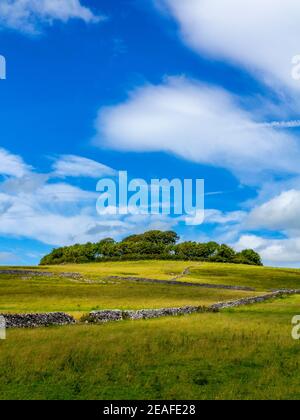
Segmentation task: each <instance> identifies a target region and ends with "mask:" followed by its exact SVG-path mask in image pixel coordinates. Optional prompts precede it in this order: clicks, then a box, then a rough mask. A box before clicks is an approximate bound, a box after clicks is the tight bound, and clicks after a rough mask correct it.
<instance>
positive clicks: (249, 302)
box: [209, 290, 300, 311]
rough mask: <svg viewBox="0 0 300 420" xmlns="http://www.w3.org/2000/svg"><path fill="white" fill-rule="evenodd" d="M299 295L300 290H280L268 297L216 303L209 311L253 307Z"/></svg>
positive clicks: (267, 295) (268, 294)
mask: <svg viewBox="0 0 300 420" xmlns="http://www.w3.org/2000/svg"><path fill="white" fill-rule="evenodd" d="M297 294H300V290H278V291H276V292H272V293H267V294H266V295H261V296H255V297H248V298H243V299H239V300H232V301H229V302H220V303H216V304H214V305H212V306H210V307H209V309H211V310H213V311H219V310H221V309H226V308H235V307H237V306H244V305H252V304H255V303H261V302H265V301H266V300H270V299H275V298H279V297H282V296H288V295H297Z"/></svg>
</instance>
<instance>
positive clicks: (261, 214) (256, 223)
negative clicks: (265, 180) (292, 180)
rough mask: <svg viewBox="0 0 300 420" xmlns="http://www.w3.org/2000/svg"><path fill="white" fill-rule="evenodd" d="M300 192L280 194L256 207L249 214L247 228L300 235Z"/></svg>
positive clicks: (290, 191) (291, 191)
mask: <svg viewBox="0 0 300 420" xmlns="http://www.w3.org/2000/svg"><path fill="white" fill-rule="evenodd" d="M299 214H300V191H299V190H289V191H284V192H282V193H280V194H279V195H278V196H276V197H274V198H272V199H271V200H269V201H267V202H266V203H264V204H262V205H260V206H257V207H255V208H254V209H253V210H252V211H251V212H250V214H249V216H248V220H247V226H248V227H249V228H255V229H261V228H263V229H270V230H274V231H275V230H277V231H284V232H290V233H291V232H295V231H298V232H299V233H300V218H299Z"/></svg>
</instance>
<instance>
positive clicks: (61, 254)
mask: <svg viewBox="0 0 300 420" xmlns="http://www.w3.org/2000/svg"><path fill="white" fill-rule="evenodd" d="M179 239H180V238H179V237H178V235H177V234H176V233H175V232H172V231H167V232H162V231H159V230H154V231H149V232H145V233H143V234H141V235H131V236H128V237H127V238H125V239H123V240H122V241H121V242H116V241H114V240H113V239H111V238H107V239H103V240H101V241H100V242H98V243H87V244H85V245H79V244H77V245H73V246H67V247H63V248H57V249H54V250H53V251H52V252H51V253H50V254H48V255H46V256H45V257H44V258H43V259H42V260H41V263H40V264H41V265H53V264H66V263H78V264H79V263H88V262H101V261H128V260H149V259H155V260H158V259H162V260H170V259H173V260H194V261H212V262H226V263H236V264H249V265H262V262H261V258H260V255H259V254H258V253H257V252H255V251H253V250H252V249H246V250H244V251H241V252H236V251H234V249H232V248H231V247H229V246H227V245H224V244H223V245H219V244H217V243H216V242H208V243H198V242H182V243H178V241H179Z"/></svg>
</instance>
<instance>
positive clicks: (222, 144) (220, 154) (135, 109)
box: [96, 77, 300, 184]
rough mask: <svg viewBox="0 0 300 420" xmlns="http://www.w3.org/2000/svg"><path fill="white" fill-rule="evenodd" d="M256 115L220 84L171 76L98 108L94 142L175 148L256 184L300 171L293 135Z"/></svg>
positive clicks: (130, 147)
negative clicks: (273, 175)
mask: <svg viewBox="0 0 300 420" xmlns="http://www.w3.org/2000/svg"><path fill="white" fill-rule="evenodd" d="M259 117H260V115H259V112H258V115H256V114H255V112H254V111H251V112H249V111H247V110H246V109H244V108H242V107H241V105H240V104H239V101H237V99H236V97H235V96H234V95H232V94H230V93H229V92H227V91H225V90H223V89H222V88H219V87H213V86H210V85H205V84H203V83H198V82H195V81H193V80H189V79H187V78H184V77H177V78H174V77H173V78H168V79H166V80H165V82H164V83H162V84H161V85H146V86H144V87H142V88H139V89H137V90H135V91H133V92H132V93H131V94H130V96H129V98H128V100H127V101H125V102H124V103H121V104H119V105H116V106H112V107H108V108H104V109H101V110H100V112H99V115H98V118H97V121H96V127H97V136H96V143H98V144H99V145H101V146H103V145H105V146H107V147H110V148H112V149H116V150H126V151H137V152H156V151H164V152H167V153H173V154H175V155H177V156H180V157H183V158H185V159H187V160H190V161H194V162H198V163H202V164H208V165H213V166H216V167H222V168H226V169H229V170H230V171H231V172H233V173H234V174H235V175H237V176H238V177H239V178H240V179H241V180H242V181H243V182H245V183H258V184H260V182H261V176H262V175H264V176H265V174H266V173H267V172H269V173H272V172H275V171H276V172H277V173H287V174H299V173H300V168H299V160H300V147H299V144H298V141H297V138H296V137H294V136H293V135H292V134H291V133H286V132H279V131H278V130H275V129H274V127H273V126H268V125H264V124H262V125H261V124H257V123H256V121H257V120H258V119H259Z"/></svg>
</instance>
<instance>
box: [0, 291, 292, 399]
mask: <svg viewBox="0 0 300 420" xmlns="http://www.w3.org/2000/svg"><path fill="white" fill-rule="evenodd" d="M298 309H299V311H298ZM298 312H300V297H299V296H294V297H289V298H285V299H281V300H276V301H274V302H268V303H264V304H259V305H255V306H251V307H245V308H238V309H235V310H230V311H225V312H222V313H218V314H207V313H205V314H196V315H191V316H186V317H179V318H164V319H160V320H151V321H124V322H121V323H115V324H106V325H95V326H94V325H78V326H70V327H57V328H49V329H37V330H9V331H8V338H7V340H6V341H0V376H1V381H0V399H299V398H300V342H298V341H294V340H292V338H291V318H292V317H293V316H294V315H295V314H297V313H298Z"/></svg>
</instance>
